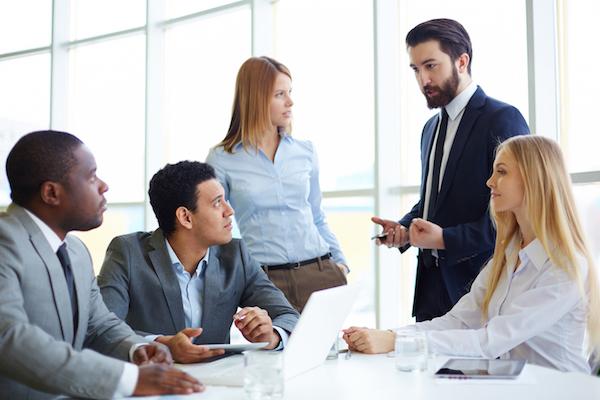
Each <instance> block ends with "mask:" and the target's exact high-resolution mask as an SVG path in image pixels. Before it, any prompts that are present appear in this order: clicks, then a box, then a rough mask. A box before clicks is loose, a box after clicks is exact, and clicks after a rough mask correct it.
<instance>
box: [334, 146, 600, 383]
mask: <svg viewBox="0 0 600 400" xmlns="http://www.w3.org/2000/svg"><path fill="white" fill-rule="evenodd" d="M487 185H488V187H489V188H490V189H491V212H492V218H493V220H494V221H495V224H496V227H497V237H496V244H495V250H494V256H493V258H492V260H491V261H490V262H488V264H487V265H486V266H485V268H484V269H483V270H482V271H481V273H480V274H479V275H478V276H477V278H476V280H475V282H474V283H473V286H472V288H471V291H470V292H469V293H467V294H466V295H465V296H463V297H462V298H461V299H460V300H459V302H458V303H457V304H456V305H455V306H454V307H453V308H452V310H450V311H449V312H448V313H447V314H446V315H444V316H442V317H439V318H435V319H432V320H431V321H425V322H421V323H417V324H416V325H414V329H416V330H418V331H425V332H426V336H427V339H428V343H429V346H430V348H431V349H432V351H433V352H436V353H439V354H446V355H456V356H473V357H484V358H496V357H501V358H515V359H525V360H527V362H529V363H533V364H538V365H542V366H547V367H552V368H555V369H558V370H562V371H580V372H586V373H589V372H590V365H589V363H588V358H589V355H590V353H591V351H592V350H594V348H596V349H597V348H598V345H599V344H600V297H599V296H600V292H599V287H598V273H597V271H596V268H595V266H594V263H593V261H592V258H591V256H590V253H589V251H588V248H587V245H586V243H585V239H584V235H583V231H582V229H581V224H580V222H579V218H578V216H577V212H576V209H575V202H574V200H573V194H572V190H571V183H570V178H569V175H568V174H567V171H566V168H565V164H564V161H563V156H562V153H561V151H560V148H559V146H558V145H557V144H556V143H555V142H554V141H552V140H550V139H548V138H545V137H542V136H517V137H514V138H511V139H509V140H507V141H506V142H504V143H502V144H501V145H500V146H499V147H498V151H497V154H496V159H495V162H494V171H493V173H492V176H491V177H490V179H489V180H488V182H487ZM428 228H429V226H428V223H427V222H426V221H423V220H417V221H416V222H415V223H413V225H412V226H411V232H410V235H411V238H413V237H414V236H413V235H427V234H428ZM344 338H345V340H346V341H347V342H348V344H349V346H350V347H351V348H353V349H355V350H357V351H362V352H365V353H380V352H387V351H391V350H393V348H394V334H393V333H392V332H390V331H380V330H374V329H367V328H356V327H352V328H349V329H347V330H346V331H345V335H344Z"/></svg>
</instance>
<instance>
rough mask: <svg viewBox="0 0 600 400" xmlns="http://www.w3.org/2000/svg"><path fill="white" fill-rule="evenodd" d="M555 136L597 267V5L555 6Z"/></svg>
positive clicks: (599, 249) (599, 161) (599, 250)
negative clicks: (557, 101) (593, 68)
mask: <svg viewBox="0 0 600 400" xmlns="http://www.w3.org/2000/svg"><path fill="white" fill-rule="evenodd" d="M558 5H559V8H558V16H559V18H558V21H559V24H558V26H559V30H558V33H559V35H558V36H559V44H560V46H559V56H560V57H559V60H560V64H559V67H560V90H559V92H560V131H559V138H558V139H559V141H560V144H561V147H562V148H563V150H564V151H565V156H566V162H567V165H568V168H569V171H570V172H571V173H573V179H574V181H575V182H576V183H577V186H576V187H575V198H576V200H577V203H578V204H577V205H578V211H579V213H580V216H581V219H582V221H583V225H584V230H585V232H586V234H587V239H588V243H589V244H590V247H591V251H592V253H593V256H594V258H595V260H596V263H598V264H599V265H600V229H598V228H599V227H600V157H598V149H599V148H600V127H599V124H598V117H597V115H596V108H597V107H596V104H595V97H596V96H595V94H596V93H598V92H599V91H600V81H599V80H598V79H596V78H594V77H591V75H590V66H591V65H596V64H597V63H598V62H600V54H599V53H598V52H597V51H594V50H592V49H595V48H596V47H597V43H596V42H597V36H598V35H597V34H595V31H596V29H595V24H596V23H597V21H598V18H600V4H599V3H598V2H596V1H593V0H580V1H565V0H561V1H559V2H558Z"/></svg>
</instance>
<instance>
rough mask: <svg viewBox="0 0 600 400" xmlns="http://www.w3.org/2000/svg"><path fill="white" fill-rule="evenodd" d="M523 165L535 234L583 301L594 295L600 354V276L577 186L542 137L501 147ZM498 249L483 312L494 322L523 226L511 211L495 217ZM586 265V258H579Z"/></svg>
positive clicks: (592, 319) (592, 315)
mask: <svg viewBox="0 0 600 400" xmlns="http://www.w3.org/2000/svg"><path fill="white" fill-rule="evenodd" d="M501 151H505V152H507V153H509V154H510V155H512V156H513V157H514V159H515V160H516V162H517V165H518V168H519V172H520V174H521V178H522V180H523V186H524V202H525V203H524V204H525V209H526V212H527V215H528V216H529V219H530V221H531V225H532V227H533V232H534V234H535V237H536V239H537V240H539V241H540V243H541V245H542V246H543V247H544V250H545V251H546V253H547V254H548V255H549V257H550V260H551V261H552V262H553V263H554V264H555V265H557V266H558V267H560V268H562V269H564V270H565V271H566V272H567V273H568V274H569V275H570V276H571V277H572V278H573V279H575V280H577V281H578V282H579V283H580V287H581V289H582V295H584V294H585V291H586V289H587V293H588V316H587V320H588V323H587V325H588V335H589V339H590V343H591V344H592V346H593V348H595V349H598V348H600V289H599V287H598V274H597V271H596V268H595V266H594V262H593V260H592V257H591V254H590V252H589V250H588V247H587V244H586V240H585V237H584V234H583V230H582V228H581V223H580V222H579V217H578V215H577V210H576V208H575V201H574V198H573V192H572V189H571V180H570V178H569V174H568V173H567V169H566V167H565V163H564V159H563V155H562V152H561V150H560V147H559V146H558V144H557V143H556V142H555V141H553V140H551V139H548V138H546V137H543V136H537V135H526V136H516V137H513V138H511V139H509V140H507V141H505V142H504V143H502V144H500V145H499V146H498V149H497V153H496V154H498V153H500V152H501ZM490 210H491V215H492V219H493V220H494V222H495V224H496V229H497V234H496V246H495V249H494V258H493V260H492V266H491V268H492V271H491V274H490V277H489V281H488V287H487V292H486V294H485V297H484V300H483V304H482V312H483V316H484V318H485V319H487V316H488V307H489V304H490V300H491V298H492V295H493V294H494V291H495V290H496V287H497V286H498V281H499V280H500V277H501V276H502V274H503V273H504V268H506V262H507V260H506V257H507V254H506V249H507V246H508V244H509V243H510V242H511V240H512V239H513V238H514V237H515V235H519V226H518V225H517V221H516V219H515V215H514V214H513V213H512V212H510V211H503V212H494V210H493V207H490ZM578 256H579V257H581V256H583V257H584V258H585V259H586V261H587V264H588V273H587V280H586V282H583V281H582V274H581V268H580V266H579V262H580V261H578V259H577V258H578ZM579 260H581V258H579Z"/></svg>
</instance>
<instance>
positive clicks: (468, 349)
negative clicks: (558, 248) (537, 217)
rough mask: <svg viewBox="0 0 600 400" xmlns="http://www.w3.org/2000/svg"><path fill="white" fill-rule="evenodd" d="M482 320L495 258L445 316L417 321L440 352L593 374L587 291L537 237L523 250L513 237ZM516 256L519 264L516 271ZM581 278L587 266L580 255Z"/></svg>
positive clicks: (431, 348)
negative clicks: (591, 369) (588, 340)
mask: <svg viewBox="0 0 600 400" xmlns="http://www.w3.org/2000/svg"><path fill="white" fill-rule="evenodd" d="M506 256H507V257H506V258H507V263H506V267H505V271H504V272H503V274H502V276H501V278H500V280H499V282H498V286H497V287H496V290H495V291H494V294H493V296H492V298H491V301H490V304H489V311H488V314H489V318H488V319H487V321H484V318H483V316H482V313H481V304H482V302H483V298H484V295H485V292H486V287H487V283H488V276H489V274H490V272H491V261H490V262H489V263H488V264H487V265H486V266H485V268H484V269H483V270H482V271H481V273H480V274H479V275H478V276H477V278H476V279H475V282H473V285H472V287H471V291H470V292H469V293H467V294H466V295H464V296H463V297H462V298H461V299H460V300H459V301H458V303H456V305H455V306H454V307H453V308H452V310H450V311H449V312H448V313H447V314H446V315H444V316H442V317H439V318H435V319H433V320H431V321H425V322H420V323H417V324H416V325H415V327H416V329H417V330H419V331H425V332H426V336H427V339H428V344H429V346H430V347H429V348H430V350H431V351H432V352H434V353H438V354H446V355H455V356H469V357H483V358H497V357H500V358H503V359H508V358H512V359H524V360H527V362H529V363H533V364H538V365H542V366H547V367H552V368H556V369H558V370H561V371H580V372H584V373H590V366H589V364H588V356H589V353H588V347H587V345H586V343H587V340H586V327H587V313H586V308H587V294H585V293H583V291H582V289H581V285H580V284H579V282H577V281H576V280H575V279H574V278H572V277H571V276H569V274H568V273H567V272H566V271H565V270H563V269H561V268H560V267H558V266H556V265H555V264H554V263H553V262H552V261H551V260H550V258H549V257H548V254H547V253H546V251H545V250H544V248H543V246H542V245H541V243H540V242H539V241H538V240H537V239H536V240H534V241H533V242H531V243H530V244H529V245H527V246H526V247H525V248H524V249H522V250H520V251H519V247H518V240H517V239H516V238H513V240H512V241H511V243H510V245H509V246H508V248H507V252H506ZM517 259H519V260H520V265H519V267H518V269H517V270H516V271H515V266H516V265H517ZM578 260H579V261H578V265H577V266H575V267H576V268H577V269H579V271H580V274H581V278H582V280H583V282H586V281H587V270H588V265H587V262H586V261H585V259H584V258H583V257H578Z"/></svg>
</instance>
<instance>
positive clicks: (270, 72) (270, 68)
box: [217, 56, 292, 153]
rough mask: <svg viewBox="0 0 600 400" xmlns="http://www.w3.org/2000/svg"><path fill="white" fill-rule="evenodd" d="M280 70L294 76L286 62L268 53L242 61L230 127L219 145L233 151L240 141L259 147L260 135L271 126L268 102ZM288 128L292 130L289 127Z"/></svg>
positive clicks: (236, 84) (245, 144)
mask: <svg viewBox="0 0 600 400" xmlns="http://www.w3.org/2000/svg"><path fill="white" fill-rule="evenodd" d="M280 73H281V74H285V75H287V76H288V77H289V78H290V79H292V75H291V74H290V71H289V70H288V69H287V68H286V66H285V65H283V64H281V63H280V62H278V61H275V60H274V59H272V58H269V57H264V56H263V57H251V58H249V59H248V60H246V61H245V62H244V63H243V64H242V66H241V67H240V70H239V72H238V75H237V79H236V82H235V97H234V99H233V110H232V112H231V122H230V123H229V129H228V131H227V135H225V138H224V139H223V140H222V141H221V143H219V144H218V145H217V146H223V148H224V150H225V151H226V152H228V153H233V148H234V147H235V145H237V144H238V143H240V142H241V143H242V145H243V146H244V148H247V147H253V148H258V142H259V140H260V137H261V136H262V135H263V134H264V133H265V132H267V131H268V130H269V129H271V126H272V125H271V115H270V113H269V106H270V104H271V97H272V95H273V87H274V86H275V79H276V78H277V75H279V74H280ZM286 131H287V133H289V132H290V127H286Z"/></svg>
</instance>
